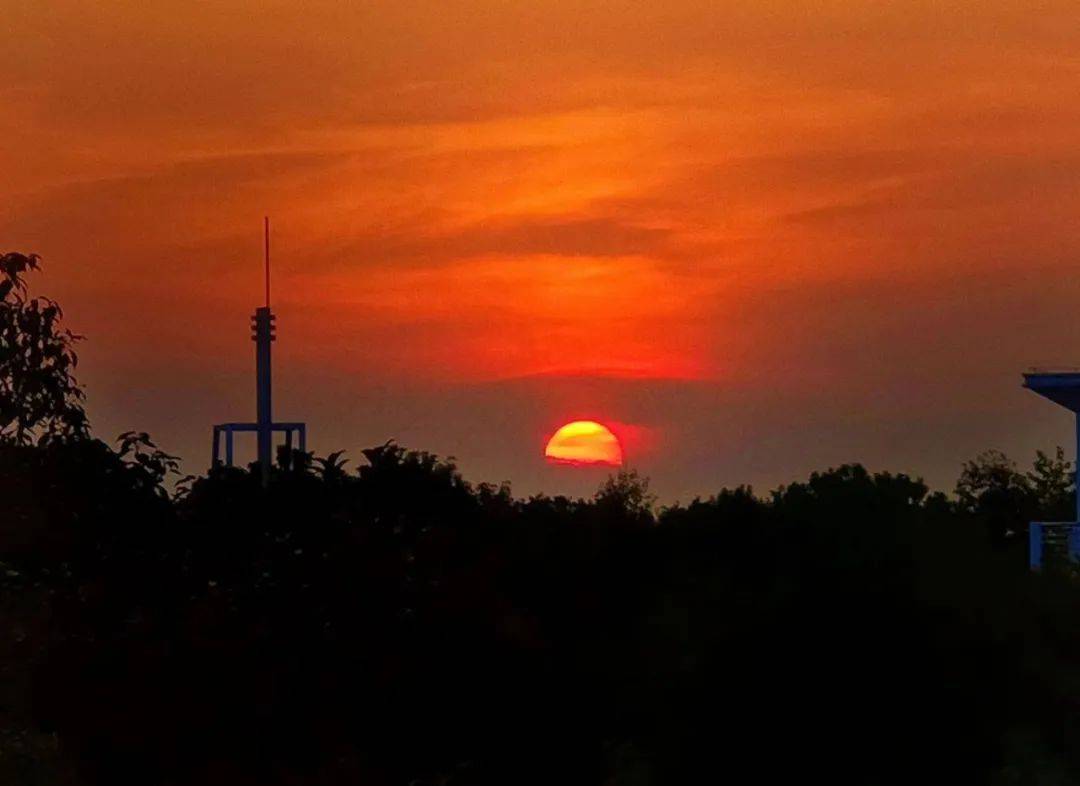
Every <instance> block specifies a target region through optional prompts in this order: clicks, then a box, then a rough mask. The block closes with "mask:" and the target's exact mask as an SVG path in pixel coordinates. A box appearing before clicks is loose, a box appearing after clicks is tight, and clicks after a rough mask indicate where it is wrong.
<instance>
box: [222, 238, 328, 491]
mask: <svg viewBox="0 0 1080 786" xmlns="http://www.w3.org/2000/svg"><path fill="white" fill-rule="evenodd" d="M263 228H264V239H265V265H266V305H265V306H262V307H261V308H257V309H255V314H254V316H252V318H251V322H252V324H251V329H252V336H251V339H252V341H254V342H255V422H254V423H220V424H218V425H216V426H214V442H213V451H212V453H213V455H212V458H211V461H212V464H211V466H214V467H216V466H218V465H219V464H220V463H221V435H222V434H223V433H224V434H225V465H226V466H228V467H231V466H232V465H233V434H234V433H235V432H237V431H254V432H255V434H256V438H257V440H258V457H259V458H258V462H259V471H260V474H261V476H262V484H263V487H266V486H267V485H269V483H270V468H271V466H272V465H273V460H274V459H273V449H274V432H275V431H283V432H285V446H286V447H287V448H289V449H290V451H291V449H292V440H293V433H296V434H297V435H298V436H299V438H300V444H299V449H300V451H301V452H304V451H306V449H307V426H306V425H305V424H304V423H275V422H274V417H273V408H272V405H271V399H272V389H273V385H272V375H271V373H270V348H271V345H272V344H273V342H274V340H275V339H276V336H275V335H274V320H275V319H276V317H275V316H274V314H273V313H272V312H271V311H270V219H268V218H267V219H264V223H263Z"/></svg>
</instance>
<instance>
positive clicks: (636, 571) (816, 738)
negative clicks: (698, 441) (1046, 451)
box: [0, 255, 1080, 786]
mask: <svg viewBox="0 0 1080 786" xmlns="http://www.w3.org/2000/svg"><path fill="white" fill-rule="evenodd" d="M0 262H2V265H0V294H2V295H3V301H4V303H3V306H4V310H3V311H0V350H2V352H3V354H2V355H0V472H2V477H3V493H2V497H0V614H2V615H3V616H2V620H0V622H2V637H0V783H4V784H7V783H11V784H29V785H33V784H49V785H52V784H71V785H72V786H99V785H100V786H125V785H126V784H132V785H133V786H134V785H135V784H138V785H139V786H158V785H160V786H195V784H200V785H202V784H205V785H207V786H219V785H220V786H249V785H250V786H279V785H280V786H285V785H289V786H292V785H293V784H315V785H319V786H323V785H326V786H331V785H334V786H336V785H337V784H373V785H374V786H382V785H383V784H385V785H387V786H390V785H397V784H400V785H401V786H407V785H410V784H415V785H416V786H427V785H429V784H430V785H431V786H434V785H435V784H445V785H450V784H454V785H459V786H465V785H466V784H485V785H487V784H490V785H492V786H495V785H496V784H498V785H499V786H505V785H508V784H525V785H528V784H537V786H539V785H540V784H545V786H550V784H582V785H585V784H590V785H592V784H595V785H596V786H601V785H604V784H618V785H619V786H622V785H624V784H625V785H626V786H638V785H639V784H640V785H641V786H652V785H654V784H655V785H657V786H667V785H668V784H691V783H717V782H724V781H729V782H736V783H777V782H783V781H789V780H792V779H798V780H799V781H800V782H801V781H807V782H809V781H811V780H820V779H824V780H825V781H826V782H831V783H845V784H911V783H928V784H1065V783H1073V782H1080V591H1078V588H1077V586H1076V582H1075V579H1074V578H1073V577H1072V576H1071V575H1069V574H1068V573H1067V572H1065V571H1048V572H1047V573H1046V574H1045V575H1032V574H1030V573H1029V572H1028V571H1027V569H1026V559H1025V554H1026V541H1025V538H1026V535H1025V532H1026V526H1027V523H1026V522H1027V521H1029V520H1032V519H1034V520H1039V519H1044V520H1050V519H1059V520H1060V519H1067V518H1071V517H1072V512H1071V508H1072V504H1073V496H1072V493H1073V492H1072V485H1073V475H1072V471H1071V467H1070V465H1069V464H1068V463H1067V462H1065V461H1064V460H1063V458H1062V456H1061V453H1060V452H1058V453H1057V454H1056V455H1053V456H1046V455H1042V454H1040V455H1039V457H1038V458H1037V460H1036V462H1035V465H1034V466H1033V467H1032V469H1031V470H1030V471H1029V472H1021V471H1019V470H1018V469H1017V468H1016V467H1015V466H1014V465H1012V464H1011V463H1010V462H1009V461H1008V459H1006V458H1005V457H1004V456H1002V455H1000V454H997V453H988V454H984V455H983V456H980V457H978V458H977V459H975V460H973V461H972V462H970V463H969V464H967V465H966V466H965V467H964V469H963V473H962V476H961V478H960V481H959V482H958V484H957V488H956V489H955V494H953V495H952V496H949V497H946V496H945V495H943V494H940V493H930V491H929V490H928V489H927V487H926V485H925V484H923V483H922V482H921V481H919V480H917V479H914V478H912V477H909V476H907V475H903V474H890V473H871V472H868V471H866V470H865V469H863V468H862V467H860V466H857V465H851V466H844V467H840V468H837V469H832V470H829V471H827V472H821V473H817V474H814V475H812V476H811V477H810V478H809V479H808V480H807V481H806V482H802V483H794V484H792V485H790V486H785V487H782V488H780V489H778V490H776V491H775V492H773V493H771V494H769V495H766V496H757V495H754V494H753V493H752V492H751V491H750V490H749V489H745V488H739V489H734V490H724V491H721V492H719V493H718V494H716V495H715V496H713V497H711V498H709V499H703V500H696V501H694V502H692V503H690V504H687V505H677V506H674V507H670V508H661V509H659V510H657V509H656V508H655V505H654V502H653V499H652V498H651V497H650V495H649V492H648V486H647V483H645V482H644V481H643V480H642V479H641V478H639V477H637V476H636V475H634V474H633V473H620V474H618V475H616V476H614V477H612V478H611V479H610V480H609V481H607V482H606V483H605V484H604V485H603V486H602V487H601V488H600V490H599V491H598V492H597V494H596V495H595V496H594V497H593V498H591V499H588V500H572V499H567V498H564V497H547V496H538V497H533V498H530V499H516V498H514V497H513V496H512V495H511V493H510V490H509V488H507V487H504V486H492V485H486V484H478V485H473V484H469V483H467V482H466V481H465V480H463V479H462V477H461V476H460V474H459V473H458V472H457V470H456V468H455V467H454V466H453V464H452V463H450V462H447V461H443V460H439V459H438V458H436V457H434V456H432V455H430V454H427V453H423V452H412V451H407V450H405V449H403V448H401V447H399V446H397V445H395V444H392V443H391V444H387V445H384V446H381V447H377V448H373V449H370V450H367V451H364V453H363V457H362V459H360V460H358V462H357V464H358V466H357V467H356V468H355V469H354V468H352V466H351V465H349V464H347V463H344V462H343V460H342V457H341V456H340V455H333V456H329V457H327V458H325V459H313V458H311V457H309V456H305V455H301V454H297V453H294V454H292V455H284V454H282V455H281V456H280V461H279V466H278V467H277V468H276V470H275V473H274V476H273V479H272V482H271V484H270V486H269V488H267V489H263V488H262V487H261V485H260V483H259V478H258V473H252V472H250V471H246V470H240V469H227V468H220V467H219V468H216V469H213V470H212V471H211V472H210V473H209V474H208V475H206V476H202V477H198V478H187V479H185V480H184V481H182V482H180V484H179V486H177V487H174V486H173V484H172V482H171V481H170V473H171V472H173V471H174V470H175V468H176V463H175V460H174V459H172V457H170V456H168V455H167V454H165V453H163V452H162V451H160V450H158V449H157V448H156V447H155V446H154V445H153V443H151V442H150V440H149V438H148V437H147V436H146V435H144V434H138V433H132V434H126V435H123V436H122V438H121V439H120V441H119V444H118V445H117V446H116V447H115V448H113V447H110V446H109V445H107V444H106V443H104V442H101V441H99V440H97V439H95V438H94V437H93V436H92V434H91V433H90V431H89V427H88V425H87V423H86V420H85V416H84V415H83V413H82V408H81V407H82V402H81V392H80V391H79V389H78V387H77V385H76V384H75V382H74V377H73V376H72V372H73V368H74V353H73V352H72V347H73V342H74V340H75V337H73V336H70V335H69V334H66V333H64V332H62V331H61V330H60V327H59V312H58V310H57V312H56V313H54V314H53V313H51V312H49V311H48V310H49V309H50V308H52V307H53V306H54V305H55V304H52V305H50V303H49V301H44V300H41V299H37V300H33V299H29V298H28V297H27V295H26V292H25V288H24V287H23V286H22V278H21V276H22V275H23V274H24V273H25V271H27V270H29V269H30V268H31V267H32V266H33V264H34V262H35V260H33V258H31V257H20V256H19V255H7V256H5V257H0ZM5 275H6V277H7V278H6V280H7V281H8V282H11V286H7V287H5V286H4V284H3V282H4V280H5V279H4V276H5ZM35 309H36V311H35V313H33V314H32V313H30V312H31V311H32V310H35ZM35 331H36V332H35ZM64 358H66V360H63V359H64Z"/></svg>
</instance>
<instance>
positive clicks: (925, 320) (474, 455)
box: [0, 0, 1080, 498]
mask: <svg viewBox="0 0 1080 786" xmlns="http://www.w3.org/2000/svg"><path fill="white" fill-rule="evenodd" d="M255 8H256V4H254V3H253V2H251V0H218V1H217V2H213V3H191V2H181V1H180V0H157V1H156V2H152V3H146V2H136V0H116V2H109V3H95V2H89V1H88V0H49V2H40V0H36V1H35V0H9V2H7V3H6V4H5V7H4V11H5V13H4V17H3V18H4V22H5V30H6V31H7V35H6V36H5V46H6V49H5V58H4V66H5V68H4V78H3V79H2V80H0V138H3V140H4V144H2V145H0V180H2V182H3V183H4V199H3V201H2V202H0V250H3V251H8V250H10V251H22V252H34V253H38V254H40V255H41V257H42V261H43V272H42V273H41V274H40V275H38V276H35V278H34V280H32V281H31V286H32V287H33V288H34V289H35V290H37V291H39V292H40V293H41V294H44V295H49V296H52V297H54V298H56V299H57V300H58V301H59V302H60V303H61V304H62V305H63V307H64V313H65V315H66V317H67V320H68V322H69V323H70V327H71V328H72V329H73V330H75V331H76V332H77V333H80V334H84V335H86V336H87V337H88V339H87V341H86V342H85V343H84V344H82V345H81V351H80V357H81V360H82V362H81V363H80V365H79V378H80V381H81V382H83V383H84V384H85V385H86V392H87V397H88V406H89V410H90V415H91V418H92V420H93V422H94V424H95V427H96V428H97V429H100V432H101V433H103V434H105V435H108V434H116V433H120V432H123V431H127V430H129V429H139V430H148V431H150V432H152V433H154V435H155V437H158V441H159V442H160V443H161V444H163V445H166V446H167V447H168V448H169V449H170V452H174V453H178V454H180V455H182V456H184V457H185V459H186V460H188V461H190V462H191V464H190V467H189V468H190V470H191V471H196V470H199V469H201V468H202V463H203V459H202V457H204V456H206V455H207V453H208V448H207V445H206V439H207V437H206V433H205V428H204V427H205V425H206V424H208V423H211V422H224V421H226V420H230V419H244V418H246V417H249V416H250V413H251V408H252V403H251V390H252V387H251V382H250V368H251V363H252V360H251V342H250V341H249V339H248V335H249V333H248V316H249V314H250V313H251V309H252V308H253V307H254V306H256V305H257V304H258V303H259V302H260V301H261V298H262V233H261V230H262V217H263V216H264V215H269V216H270V219H271V226H272V235H273V238H272V255H273V287H274V289H273V305H274V310H275V313H276V314H277V317H278V322H277V324H278V341H277V342H276V343H275V346H274V353H275V354H274V370H275V381H274V384H275V389H274V402H275V408H276V412H279V413H280V415H281V417H283V418H296V419H306V420H307V422H309V423H310V424H311V433H312V439H313V442H312V447H313V448H314V449H317V450H320V451H324V452H329V451H332V450H337V449H341V448H347V449H349V450H350V451H356V450H357V449H359V448H360V447H364V446H368V445H371V444H379V443H381V442H383V441H385V440H386V439H390V438H395V439H399V440H400V441H401V442H402V443H404V444H409V445H411V446H415V447H418V448H425V449H433V450H437V451H439V452H441V453H444V454H449V455H455V456H457V457H458V458H459V459H460V460H461V461H462V465H463V468H466V469H468V470H469V471H470V472H472V471H475V472H476V474H477V475H478V476H480V477H489V476H495V477H500V478H501V477H504V476H505V477H507V478H509V479H512V480H514V481H515V482H518V481H519V480H520V482H521V483H522V484H523V488H524V489H527V490H530V491H532V490H537V485H538V484H540V483H542V482H547V480H546V479H545V478H546V476H545V473H544V472H543V471H542V468H541V470H537V467H536V465H537V464H538V462H537V461H536V455H535V447H536V442H537V441H538V440H539V437H538V436H537V435H538V434H540V433H541V432H542V431H543V429H544V428H547V427H548V425H554V424H546V422H545V421H544V418H545V417H546V416H547V413H552V412H557V413H582V412H584V413H598V412H602V413H603V414H604V417H605V418H609V419H610V420H609V425H611V426H612V427H614V428H615V429H616V433H617V435H618V436H619V438H620V439H622V441H623V446H624V447H625V448H626V449H627V450H629V451H631V452H632V454H633V458H634V463H635V465H638V463H639V460H640V461H641V466H640V467H639V468H640V469H641V470H642V471H644V472H650V473H654V474H656V475H657V487H658V488H659V489H661V490H664V489H667V488H671V489H674V491H673V492H672V493H675V492H677V493H680V494H683V495H684V496H686V497H687V498H690V497H692V495H693V494H697V493H702V494H710V493H713V492H715V491H716V488H715V487H714V486H715V483H716V482H718V478H720V477H721V476H722V477H723V478H724V479H725V480H727V481H731V482H743V481H745V482H754V483H756V484H759V485H762V486H765V487H767V486H768V484H769V483H778V482H788V481H790V480H791V479H792V478H793V477H795V476H797V474H798V473H800V472H803V471H808V470H810V469H815V468H819V467H820V466H821V465H823V464H828V463H830V462H831V463H842V462H846V461H850V460H853V459H856V458H858V459H861V460H864V461H867V462H872V461H877V462H878V464H879V465H880V466H887V467H894V466H895V467H896V468H898V469H901V468H902V469H907V470H911V471H913V472H915V473H916V474H926V475H927V476H929V477H930V478H933V479H935V480H937V481H940V482H941V483H943V484H947V485H948V486H951V485H952V483H953V482H954V481H955V469H956V467H958V466H960V464H961V462H962V461H964V460H966V459H967V458H970V456H971V455H974V454H975V453H977V452H978V451H980V450H982V449H983V448H985V447H986V446H987V444H988V443H990V442H992V443H993V444H995V445H999V446H1000V447H1001V448H1002V449H1008V450H1010V451H1011V452H1013V453H1015V454H1017V455H1018V456H1019V455H1020V454H1021V453H1023V452H1027V453H1030V452H1032V451H1033V450H1034V449H1035V448H1036V447H1041V448H1046V447H1047V446H1048V444H1054V443H1053V442H1052V440H1054V439H1056V437H1055V436H1054V435H1055V434H1056V433H1057V432H1056V431H1055V427H1054V423H1053V422H1052V420H1051V419H1052V417H1053V416H1052V414H1048V411H1047V410H1045V409H1043V408H1041V407H1039V406H1038V405H1036V404H1030V405H1029V404H1025V401H1026V400H1025V399H1024V397H1023V396H1022V395H1021V394H1020V392H1019V391H1018V390H1016V389H1014V388H1015V386H1014V385H1012V384H1011V382H1006V381H1003V380H1011V379H1013V376H1014V374H1015V371H1016V370H1017V369H1021V368H1026V367H1027V366H1029V365H1031V364H1033V363H1035V364H1039V363H1046V364H1052V363H1058V362H1062V363H1066V364H1070V363H1075V362H1076V358H1077V357H1078V355H1080V346H1078V344H1077V341H1076V339H1075V338H1074V336H1075V330H1074V329H1073V324H1074V322H1075V311H1076V303H1077V302H1080V277H1077V276H1076V275H1075V260H1076V259H1080V232H1078V231H1077V228H1076V227H1077V222H1076V216H1077V215H1080V189H1078V188H1077V183H1078V182H1080V156H1078V155H1077V150H1076V148H1077V144H1076V140H1077V139H1078V138H1080V104H1078V102H1077V101H1076V100H1075V96H1076V95H1077V94H1078V93H1080V57H1078V55H1077V48H1076V41H1075V38H1076V35H1075V31H1076V30H1077V29H1080V4H1078V3H1076V2H1075V0H1044V1H1041V2H1039V3H1037V4H1035V5H1034V6H1033V5H1032V4H1025V3H1019V2H1016V0H983V2H980V3H978V4H971V3H959V2H955V3H949V2H941V1H940V0H906V2H902V3H882V2H871V1H870V0H863V2H857V1H856V0H814V2H808V0H755V2H745V0H707V1H706V0H665V2H652V3H644V2H642V3H628V2H613V0H545V2H525V1H524V0H405V1H404V2H388V3H342V2H340V0H305V2H299V0H265V2H261V3H258V4H257V13H256V12H253V9H255ZM972 390H979V391H980V394H981V395H980V398H979V401H978V403H977V404H973V401H972V397H971V395H970V391H972ZM1025 406H1026V407H1028V408H1026V409H1025V408H1024V407H1025ZM1018 408H1019V409H1018ZM493 413H494V414H493ZM1040 418H1043V419H1042V420H1040ZM492 419H497V421H498V423H499V427H498V428H491V427H490V425H489V424H490V421H491V420H492ZM618 422H622V423H632V424H634V425H635V426H639V427H640V428H641V429H643V431H642V432H641V433H642V434H648V436H649V439H650V440H651V442H652V443H653V445H654V448H652V449H649V450H646V451H640V450H639V449H638V448H637V447H636V446H635V445H634V442H633V441H632V440H633V437H632V436H631V435H630V434H629V433H627V432H624V431H623V430H621V429H620V428H619V427H618V426H616V425H615V424H616V423H618ZM988 423H993V424H995V428H997V429H998V430H997V431H994V432H993V433H992V434H991V435H990V436H987V430H986V429H987V427H986V424H988ZM1040 429H1042V430H1041V431H1040ZM322 440H325V442H323V441H322ZM515 450H517V451H519V452H517V453H515ZM945 452H948V455H944V453H945ZM898 455H900V456H902V457H906V459H907V460H908V463H906V464H905V462H904V461H903V460H898V459H897V456H898ZM518 457H520V458H518ZM517 461H520V463H518V464H514V462H517ZM927 463H932V464H933V466H925V465H926V464H927ZM901 464H904V466H900V465H901ZM559 474H561V475H563V476H566V477H567V478H570V477H571V476H572V473H559ZM587 474H588V473H579V475H578V476H576V477H577V478H580V479H582V481H583V482H584V476H585V475H587ZM665 478H666V480H665Z"/></svg>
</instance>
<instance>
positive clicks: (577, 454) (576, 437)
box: [544, 420, 623, 467]
mask: <svg viewBox="0 0 1080 786" xmlns="http://www.w3.org/2000/svg"><path fill="white" fill-rule="evenodd" d="M544 456H545V458H547V460H548V461H550V462H552V463H556V464H573V465H579V466H580V465H590V464H593V465H595V464H602V465H607V466H611V467H618V466H621V465H622V462H623V455H622V446H621V445H620V444H619V440H618V439H617V438H616V437H615V435H614V434H612V433H611V430H610V429H609V428H607V426H603V425H601V424H600V423H597V422H596V421H594V420H575V421H574V422H573V423H567V424H566V425H565V426H563V427H562V428H560V429H559V430H558V431H556V432H555V433H554V434H553V435H552V437H551V439H549V440H548V443H547V447H546V448H544Z"/></svg>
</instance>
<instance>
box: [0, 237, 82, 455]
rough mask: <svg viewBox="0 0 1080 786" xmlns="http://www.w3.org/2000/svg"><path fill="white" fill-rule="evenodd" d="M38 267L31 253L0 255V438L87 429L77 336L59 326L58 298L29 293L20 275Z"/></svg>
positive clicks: (66, 434)
mask: <svg viewBox="0 0 1080 786" xmlns="http://www.w3.org/2000/svg"><path fill="white" fill-rule="evenodd" d="M37 269H38V257H37V256H36V255H34V254H30V255H24V254H18V253H9V254H3V255H0V442H6V443H15V444H25V443H27V442H29V441H31V440H32V439H34V438H35V437H37V438H38V439H41V440H58V439H71V438H81V437H85V436H87V434H88V427H87V420H86V413H85V411H84V409H83V403H82V402H83V391H82V389H81V388H80V387H79V385H78V384H77V382H76V381H75V377H74V371H75V367H76V365H77V364H78V357H77V356H76V354H75V351H74V345H75V343H76V341H78V340H79V338H80V337H79V336H76V335H75V334H74V333H72V332H71V331H70V330H67V329H65V328H63V327H61V319H62V317H63V312H62V311H61V310H60V306H59V305H58V304H57V303H55V302H54V301H52V300H49V299H48V298H44V297H34V298H31V297H28V295H27V289H26V282H25V279H24V275H25V274H26V273H27V272H28V271H34V270H37Z"/></svg>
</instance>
